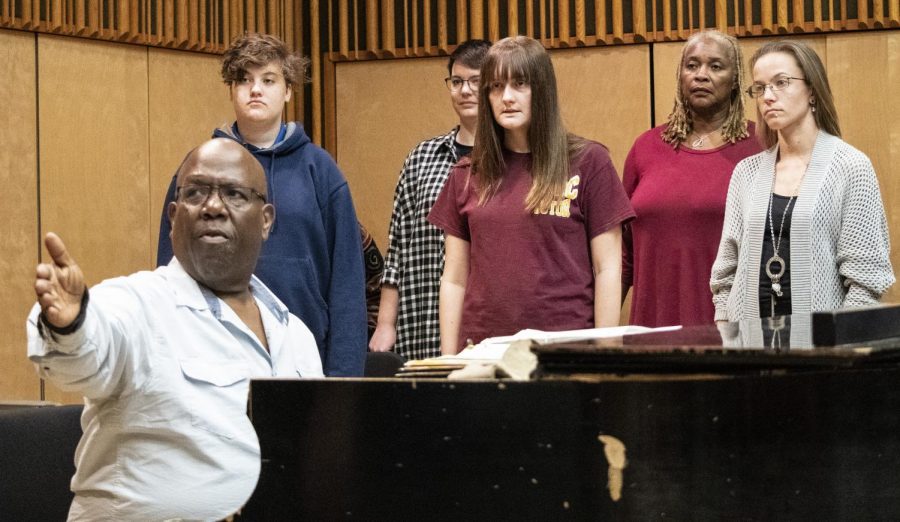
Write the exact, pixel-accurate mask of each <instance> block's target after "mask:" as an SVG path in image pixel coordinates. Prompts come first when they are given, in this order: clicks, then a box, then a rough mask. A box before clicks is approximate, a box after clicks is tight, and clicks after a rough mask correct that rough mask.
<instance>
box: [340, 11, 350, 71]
mask: <svg viewBox="0 0 900 522" xmlns="http://www.w3.org/2000/svg"><path fill="white" fill-rule="evenodd" d="M348 9H349V7H348V5H347V0H339V1H338V53H339V55H340V57H341V58H347V57H348V56H350V13H349V12H348Z"/></svg>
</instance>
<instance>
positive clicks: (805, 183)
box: [710, 40, 894, 321]
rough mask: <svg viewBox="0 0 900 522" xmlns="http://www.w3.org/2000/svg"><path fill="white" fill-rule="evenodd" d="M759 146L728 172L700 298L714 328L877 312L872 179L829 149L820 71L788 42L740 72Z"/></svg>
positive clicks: (882, 221)
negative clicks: (848, 311) (714, 251)
mask: <svg viewBox="0 0 900 522" xmlns="http://www.w3.org/2000/svg"><path fill="white" fill-rule="evenodd" d="M750 65H751V68H752V70H753V84H752V85H751V86H750V87H749V89H748V90H747V94H749V95H750V97H752V98H754V99H755V100H756V107H757V124H756V131H757V136H758V138H759V139H760V141H761V142H762V143H763V144H764V146H765V147H767V148H768V150H766V151H765V152H761V153H759V154H757V155H755V156H751V157H749V158H747V159H744V160H743V161H741V162H740V163H738V164H737V166H736V167H735V169H734V174H733V175H732V178H731V183H730V186H729V189H728V199H727V203H726V208H725V224H724V227H723V229H722V238H721V241H720V243H719V252H718V255H717V257H716V261H715V263H714V264H713V268H712V276H711V279H710V288H711V290H712V293H713V303H714V304H715V308H716V315H715V318H716V320H717V321H721V320H729V321H737V320H739V319H745V318H755V317H769V316H773V315H787V314H791V313H795V314H796V313H809V312H810V311H816V310H830V309H835V308H842V307H851V306H862V305H868V304H872V303H876V302H878V300H879V298H880V297H881V295H882V294H884V292H885V291H886V290H887V289H888V288H889V287H890V286H891V285H892V284H893V283H894V272H893V268H892V267H891V261H890V238H889V236H888V229H887V219H886V217H885V213H884V205H883V203H882V201H881V193H880V191H879V189H878V180H877V178H876V177H875V171H874V169H873V168H872V163H871V162H870V161H869V158H868V157H866V155H865V154H863V153H862V152H860V151H858V150H857V149H855V148H853V147H852V146H850V145H849V144H847V143H846V142H844V141H843V140H841V139H840V135H841V131H840V127H839V126H838V118H837V113H836V112H835V108H834V101H833V98H832V95H831V88H830V87H829V85H828V78H827V76H826V74H825V68H824V66H823V65H822V62H821V60H820V59H819V57H818V55H816V53H815V51H813V50H812V49H810V48H809V47H808V46H806V45H805V44H803V43H800V42H795V41H788V40H782V41H774V42H769V43H767V44H765V45H763V47H761V48H760V49H759V50H758V51H757V52H756V54H754V55H753V58H752V59H751V62H750Z"/></svg>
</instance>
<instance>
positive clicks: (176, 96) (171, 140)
mask: <svg viewBox="0 0 900 522" xmlns="http://www.w3.org/2000/svg"><path fill="white" fill-rule="evenodd" d="M148 60H149V72H148V74H149V100H150V102H149V103H150V105H149V107H150V109H149V114H150V120H149V125H150V144H149V145H150V154H149V160H150V167H149V168H150V192H149V202H148V204H149V209H150V212H149V215H148V220H149V221H148V222H149V226H150V234H149V237H150V240H149V243H148V249H149V252H150V255H151V256H152V260H154V261H155V259H156V243H157V240H158V237H159V218H160V215H161V212H162V205H163V199H164V198H165V195H166V189H167V188H168V187H169V182H170V181H171V179H172V175H173V174H175V170H176V169H178V166H179V165H180V164H181V160H182V159H184V156H185V155H186V154H187V153H188V151H190V150H191V149H192V148H194V147H195V146H197V145H199V144H200V143H202V142H204V141H206V140H207V139H209V138H210V136H212V131H213V129H215V128H216V127H221V126H223V125H229V124H230V123H231V122H232V121H233V120H234V111H233V110H232V108H231V100H230V98H229V95H228V87H227V86H226V85H225V84H224V83H223V82H222V77H221V76H220V75H219V67H220V65H221V59H220V57H218V56H210V55H205V54H197V53H185V52H179V51H168V50H163V49H150V51H149V56H148Z"/></svg>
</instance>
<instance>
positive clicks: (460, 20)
mask: <svg viewBox="0 0 900 522" xmlns="http://www.w3.org/2000/svg"><path fill="white" fill-rule="evenodd" d="M466 20H467V13H466V2H460V1H458V0H457V2H456V44H457V45H459V44H461V43H463V42H464V41H466V40H468V39H469V33H468V31H467V29H468V27H469V26H468V24H467V23H466Z"/></svg>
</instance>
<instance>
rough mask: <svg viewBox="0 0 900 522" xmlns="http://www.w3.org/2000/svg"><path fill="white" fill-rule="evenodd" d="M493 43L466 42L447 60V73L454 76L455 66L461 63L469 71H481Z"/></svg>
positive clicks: (482, 41)
mask: <svg viewBox="0 0 900 522" xmlns="http://www.w3.org/2000/svg"><path fill="white" fill-rule="evenodd" d="M490 48H491V42H489V41H487V40H477V39H476V40H466V41H465V42H463V43H461V44H459V45H458V46H457V47H456V49H454V50H453V52H452V53H450V59H449V60H447V72H448V73H449V74H453V64H455V63H457V62H459V63H460V64H462V65H464V66H466V67H468V68H469V69H481V64H482V63H484V57H485V56H487V53H488V49H490Z"/></svg>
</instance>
